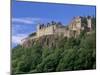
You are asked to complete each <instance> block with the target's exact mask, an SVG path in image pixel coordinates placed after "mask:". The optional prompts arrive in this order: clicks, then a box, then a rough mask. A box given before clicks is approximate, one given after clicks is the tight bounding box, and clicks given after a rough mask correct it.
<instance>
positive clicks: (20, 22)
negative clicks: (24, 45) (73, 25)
mask: <svg viewBox="0 0 100 75" xmlns="http://www.w3.org/2000/svg"><path fill="white" fill-rule="evenodd" d="M11 9H12V46H13V47H14V46H16V45H17V44H18V43H19V42H20V40H21V39H23V38H25V37H27V36H28V35H29V34H30V33H32V32H35V31H36V26H37V23H47V22H51V21H52V20H53V21H57V22H58V21H60V22H62V23H63V24H64V25H68V23H70V21H71V19H72V18H73V17H74V16H88V15H89V16H95V14H96V13H95V10H96V9H95V6H82V5H71V4H51V3H37V2H19V1H15V0H13V1H12V8H11Z"/></svg>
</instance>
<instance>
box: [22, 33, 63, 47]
mask: <svg viewBox="0 0 100 75" xmlns="http://www.w3.org/2000/svg"><path fill="white" fill-rule="evenodd" d="M60 37H61V38H63V37H62V36H57V35H45V36H41V37H39V38H35V39H27V40H26V41H24V42H23V44H22V46H23V47H32V45H35V44H40V45H42V46H43V47H50V48H51V47H53V46H56V45H57V44H56V42H57V41H59V38H60Z"/></svg>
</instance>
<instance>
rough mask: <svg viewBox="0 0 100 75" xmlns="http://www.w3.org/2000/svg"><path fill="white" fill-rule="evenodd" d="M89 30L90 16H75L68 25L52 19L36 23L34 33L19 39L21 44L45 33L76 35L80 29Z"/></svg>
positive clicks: (90, 28)
mask: <svg viewBox="0 0 100 75" xmlns="http://www.w3.org/2000/svg"><path fill="white" fill-rule="evenodd" d="M83 30H85V31H87V32H90V31H91V30H92V17H91V16H87V17H81V16H77V17H74V18H73V19H72V21H71V22H70V24H69V25H66V26H64V25H62V24H61V23H60V22H58V23H56V22H54V21H52V22H51V23H47V24H46V25H44V24H39V25H37V31H36V35H34V36H32V37H28V38H25V39H23V40H22V41H21V44H23V43H24V42H25V41H27V40H29V39H36V38H39V37H42V36H45V35H57V36H64V37H68V38H69V37H77V36H78V35H79V34H80V32H81V31H83Z"/></svg>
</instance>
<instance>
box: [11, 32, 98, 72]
mask: <svg viewBox="0 0 100 75" xmlns="http://www.w3.org/2000/svg"><path fill="white" fill-rule="evenodd" d="M32 35H33V34H32ZM43 39H44V40H43ZM39 41H40V42H39ZM39 41H35V42H36V43H35V44H34V45H31V46H30V47H27V48H25V47H22V46H20V45H19V46H17V47H16V48H13V49H12V73H15V74H17V73H41V72H55V71H71V70H87V69H95V68H96V33H95V30H93V31H92V32H91V33H89V34H86V32H81V34H80V36H78V37H77V38H74V37H72V38H67V37H54V36H51V37H50V36H49V37H48V36H44V37H41V39H39Z"/></svg>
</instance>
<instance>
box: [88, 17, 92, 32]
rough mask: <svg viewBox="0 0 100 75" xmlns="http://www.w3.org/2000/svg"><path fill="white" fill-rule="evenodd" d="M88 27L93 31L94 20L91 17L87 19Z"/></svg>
mask: <svg viewBox="0 0 100 75" xmlns="http://www.w3.org/2000/svg"><path fill="white" fill-rule="evenodd" d="M87 27H88V28H89V30H92V18H91V17H90V16H88V17H87Z"/></svg>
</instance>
